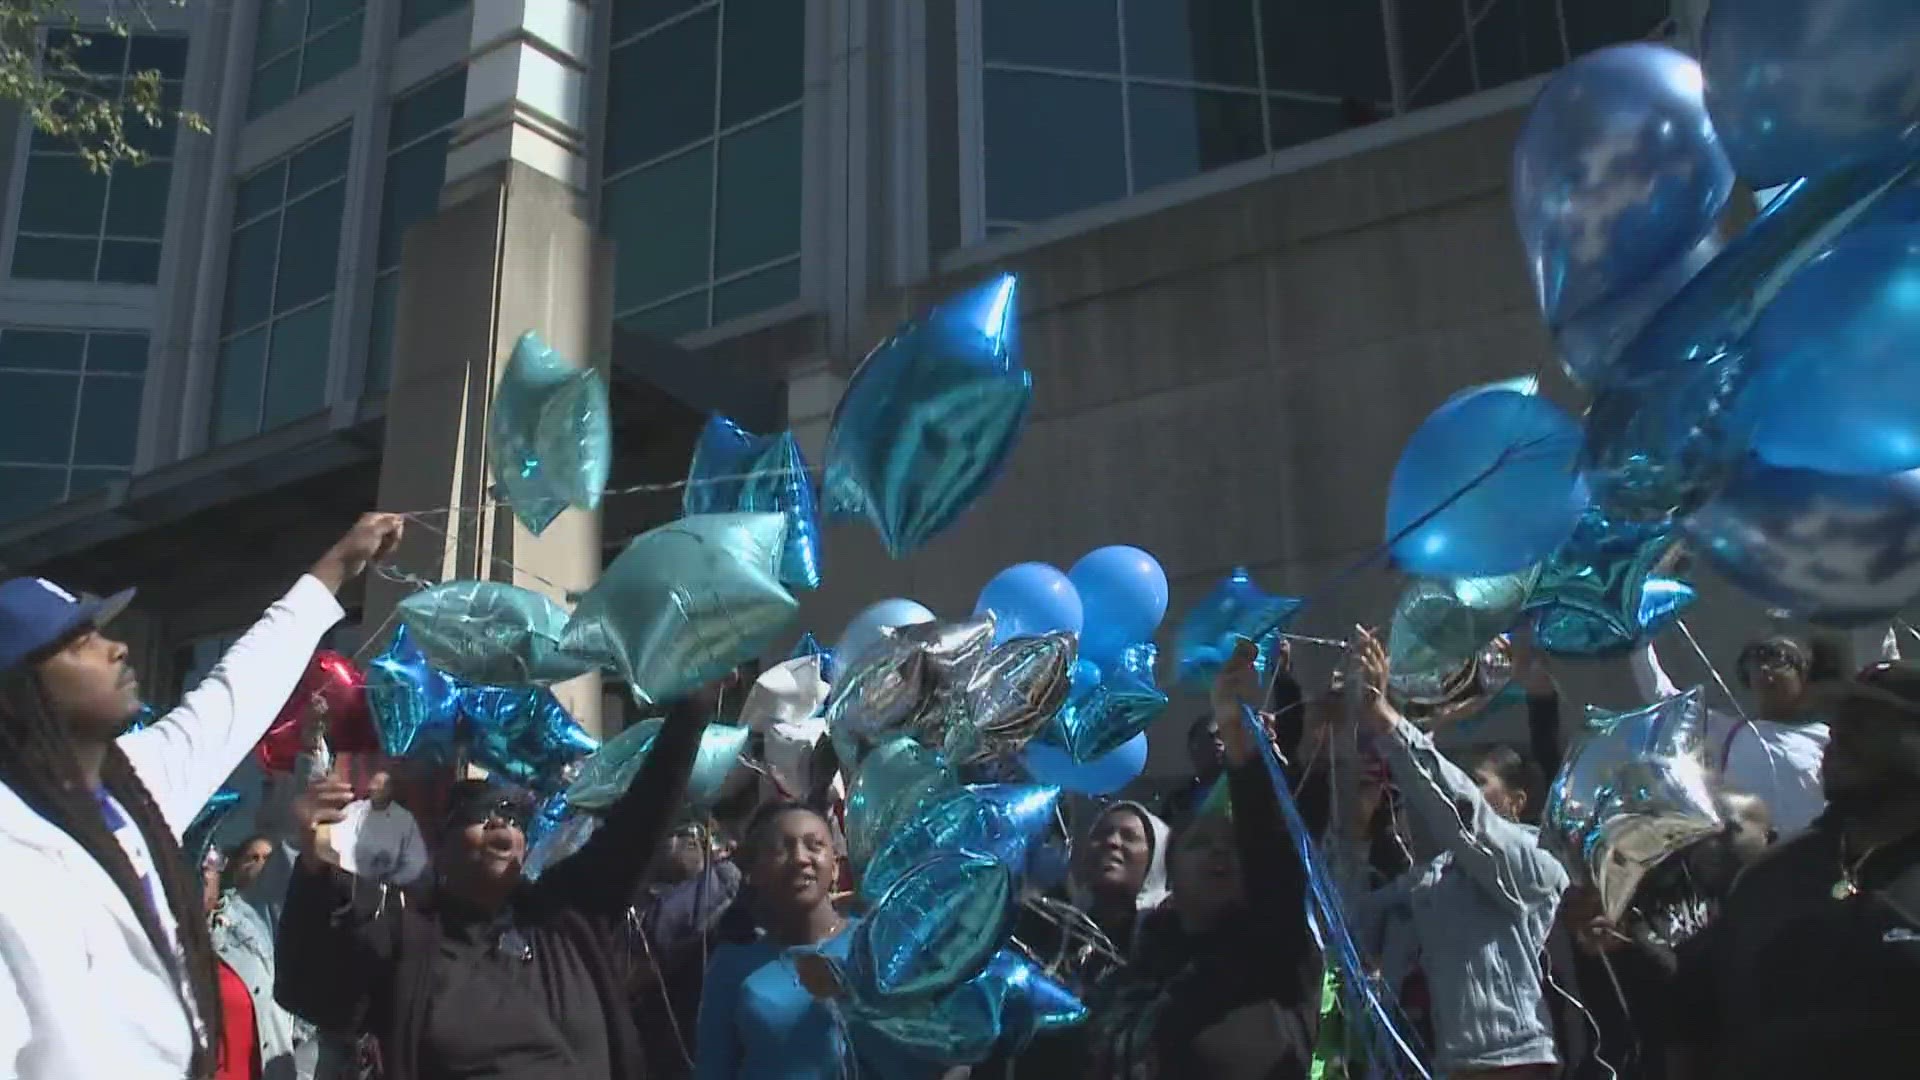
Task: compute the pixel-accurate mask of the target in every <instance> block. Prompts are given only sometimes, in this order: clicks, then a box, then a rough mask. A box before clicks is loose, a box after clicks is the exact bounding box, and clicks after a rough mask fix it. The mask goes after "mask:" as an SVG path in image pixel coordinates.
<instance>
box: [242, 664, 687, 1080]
mask: <svg viewBox="0 0 1920 1080" xmlns="http://www.w3.org/2000/svg"><path fill="white" fill-rule="evenodd" d="M713 706H714V695H713V694H712V693H711V692H707V693H702V694H699V695H696V696H695V697H691V698H689V699H687V700H685V701H682V702H681V703H679V704H677V705H676V706H675V707H674V709H673V710H672V712H671V713H670V714H669V716H668V718H667V722H666V726H665V727H664V728H663V729H662V730H661V732H660V735H659V737H658V739H657V740H656V741H655V742H654V744H653V748H652V750H651V751H650V752H649V753H648V755H647V761H646V764H645V765H644V766H643V767H642V768H641V770H640V773H639V775H638V776H636V777H635V778H634V781H633V783H632V785H631V786H629V787H628V789H627V793H626V795H625V796H624V797H623V798H622V799H621V800H620V802H618V803H616V804H615V805H614V806H613V808H612V809H611V810H610V811H609V812H608V814H607V817H606V821H605V823H604V824H603V825H602V826H601V827H600V829H599V830H598V831H596V832H595V833H594V835H593V837H592V839H590V840H588V841H587V843H586V844H585V845H583V846H582V847H581V848H580V850H579V851H577V852H575V853H574V854H573V855H572V856H570V857H568V858H566V859H564V860H562V861H560V862H558V863H555V864H554V865H553V866H551V867H549V868H548V869H547V870H546V871H545V872H544V873H542V874H541V875H540V878H539V880H538V881H537V882H529V881H526V880H525V879H524V878H523V877H522V875H521V867H522V864H523V863H524V862H525V860H526V852H527V838H526V833H525V832H524V826H523V823H524V821H525V813H524V809H523V807H522V806H521V805H520V804H519V803H517V802H515V801H513V800H511V799H508V798H506V797H505V796H504V795H503V793H502V792H501V791H500V790H499V789H497V788H494V787H491V786H489V785H488V784H486V783H485V782H483V781H462V782H460V783H459V784H456V785H455V786H454V790H453V792H452V795H451V799H450V800H449V805H450V811H449V814H448V817H447V819H446V822H445V824H444V825H443V826H442V827H441V828H440V829H439V830H438V832H437V834H436V835H435V836H433V837H432V838H431V840H432V842H433V845H434V860H433V864H434V869H435V879H434V882H433V885H432V887H431V888H429V889H427V890H424V892H423V893H421V894H420V895H419V897H418V898H417V899H416V898H414V897H407V896H403V895H402V894H401V893H400V892H399V891H398V890H390V889H388V888H386V887H384V886H379V885H375V884H372V883H369V882H361V881H358V880H357V879H355V878H354V877H353V875H351V874H348V873H347V872H345V871H344V870H341V869H340V868H339V867H338V866H336V865H333V864H332V863H331V862H329V861H328V855H327V853H326V852H325V851H324V848H325V847H326V845H324V844H321V843H318V842H316V841H317V833H318V831H319V829H320V826H323V825H326V824H329V823H331V822H334V821H337V820H339V817H340V810H341V808H342V807H344V806H345V804H346V802H347V801H348V800H350V799H351V798H352V793H351V792H350V791H349V790H347V787H346V785H344V784H340V783H337V782H330V781H323V782H322V783H320V784H316V785H314V786H313V787H311V788H309V789H308V791H307V792H306V793H305V795H304V796H303V797H302V798H300V799H299V800H297V802H296V806H295V815H296V821H297V822H298V824H299V826H300V829H299V834H300V838H301V839H302V841H303V844H302V854H301V856H300V859H299V862H298V863H297V864H296V866H295V869H294V877H293V883H292V886H291V888H290V889H289V892H288V896H287V905H286V910H285V912H284V913H283V914H282V916H281V923H280V935H279V942H278V949H279V968H278V979H277V982H276V985H275V996H276V997H277V998H278V999H279V1000H280V1002H281V1004H283V1005H285V1006H286V1007H287V1008H289V1009H291V1010H292V1011H293V1012H295V1013H298V1014H300V1015H302V1016H304V1017H306V1018H307V1019H308V1020H311V1021H313V1022H314V1023H316V1024H320V1025H321V1026H323V1027H329V1028H339V1029H343V1030H361V1029H363V1028H364V1029H365V1030H368V1031H370V1032H372V1034H373V1035H374V1037H375V1038H376V1039H378V1040H379V1043H380V1050H381V1058H382V1061H383V1062H384V1064H385V1067H386V1075H387V1078H388V1080H465V1078H469V1077H481V1076H485V1077H490V1078H498V1080H517V1078H527V1080H533V1078H538V1080H576V1078H578V1080H605V1078H607V1077H635V1076H644V1075H646V1062H645V1060H644V1055H643V1053H642V1050H641V1047H640V1039H639V1036H638V1034H637V1033H636V1031H635V1029H634V1026H633V1019H632V1015H631V1012H630V1011H629V1009H628V1002H627V994H626V986H627V977H628V974H629V973H628V972H627V971H626V963H627V961H626V955H627V953H626V949H625V948H624V946H623V944H622V941H621V937H620V935H621V934H622V932H623V931H624V927H625V924H626V918H627V911H628V909H629V908H630V907H631V906H632V904H633V903H634V899H635V896H636V894H637V893H638V892H639V888H640V884H641V882H642V879H643V878H644V876H645V873H646V870H647V866H648V863H649V862H650V861H651V860H652V857H653V854H654V852H655V851H656V850H657V849H658V848H659V847H660V846H661V843H662V841H663V840H664V839H665V838H666V835H667V833H668V831H669V830H670V829H671V828H672V826H673V825H674V823H675V822H676V820H677V819H678V816H679V806H680V803H681V802H682V801H683V800H684V797H685V793H686V785H687V774H688V772H689V770H690V769H691V768H692V765H693V760H694V755H695V753H696V752H697V750H698V749H699V745H700V732H701V729H702V728H703V727H705V725H706V722H707V720H708V719H709V718H710V717H712V716H713V713H714V709H713Z"/></svg>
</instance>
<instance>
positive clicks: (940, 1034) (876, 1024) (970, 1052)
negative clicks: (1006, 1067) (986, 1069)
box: [847, 949, 1087, 1066]
mask: <svg viewBox="0 0 1920 1080" xmlns="http://www.w3.org/2000/svg"><path fill="white" fill-rule="evenodd" d="M847 1012H848V1015H849V1016H850V1017H851V1018H852V1019H853V1020H854V1021H855V1022H856V1023H860V1024H864V1025H866V1026H868V1027H871V1028H872V1029H873V1030H875V1031H877V1032H879V1033H880V1034H881V1035H882V1036H883V1037H885V1038H886V1039H887V1040H888V1041H889V1042H892V1043H893V1044H895V1045H897V1046H901V1047H904V1048H906V1049H907V1050H909V1051H910V1052H912V1054H913V1055H914V1056H915V1057H918V1058H921V1059H924V1060H927V1061H936V1062H939V1063H941V1064H943V1065H949V1066H953V1065H977V1064H979V1063H980V1062H982V1061H985V1060H986V1059H987V1058H988V1057H989V1056H990V1055H991V1054H992V1053H993V1052H994V1050H996V1049H998V1048H1000V1047H1001V1046H1006V1047H1010V1048H1015V1049H1018V1048H1020V1047H1024V1046H1025V1045H1026V1044H1027V1042H1028V1041H1029V1040H1031V1039H1032V1038H1033V1036H1034V1035H1036V1034H1038V1033H1040V1032H1043V1031H1055V1030H1058V1029H1060V1028H1064V1027H1070V1026H1072V1025H1074V1024H1077V1023H1080V1022H1081V1021H1082V1020H1084V1019H1086V1015H1087V1007H1086V1006H1085V1005H1083V1004H1081V1002H1080V999H1078V998H1076V997H1074V996H1073V993H1072V992H1071V991H1069V990H1068V989H1067V988H1066V987H1064V986H1062V985H1060V984H1059V983H1057V982H1055V981H1054V980H1053V979H1051V978H1049V977H1048V976H1047V975H1046V973H1045V972H1044V971H1043V970H1042V969H1041V968H1040V966H1039V965H1037V964H1035V963H1034V962H1033V961H1031V960H1029V959H1027V958H1026V957H1025V956H1023V955H1021V954H1020V953H1019V952H1017V951H1015V950H1013V949H1001V950H1000V951H999V952H997V953H995V954H994V955H993V959H991V960H989V961H988V962H987V968H986V970H985V971H982V972H981V973H980V974H979V975H976V976H974V978H973V979H971V980H970V981H968V982H965V983H962V984H961V985H960V986H959V987H957V988H955V989H954V990H953V991H952V992H951V993H949V994H946V995H944V996H942V997H938V998H935V999H933V1000H932V1001H928V1002H915V1003H898V1002H886V1003H884V1004H883V1005H882V1007H880V1008H877V1009H873V1008H868V1007H867V1006H866V1003H864V1002H862V1001H860V1000H858V999H854V998H849V999H848V1000H847Z"/></svg>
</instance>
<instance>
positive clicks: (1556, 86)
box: [1513, 44, 1734, 382]
mask: <svg viewBox="0 0 1920 1080" xmlns="http://www.w3.org/2000/svg"><path fill="white" fill-rule="evenodd" d="M1733 184H1734V174H1733V166H1732V164H1731V163H1730V162H1729V161H1728V160H1727V156H1726V153H1725V152H1724V151H1723V150H1722V149H1721V148H1720V144H1719V141H1718V140H1717V139H1716V138H1715V137H1714V132H1713V125H1712V124H1711V123H1710V122H1709V121H1708V120H1707V111H1706V103H1705V100H1704V96H1703V87H1702V82H1701V74H1700V65H1699V64H1698V63H1696V62H1695V61H1694V60H1693V59H1692V58H1691V57H1689V56H1687V55H1686V54H1685V53H1682V52H1679V51H1678V50H1675V49H1670V48H1668V47H1666V46H1664V45H1653V44H1634V45H1616V46H1614V47H1612V48H1607V49H1601V50H1599V51H1597V52H1593V53H1589V54H1587V55H1586V56H1583V57H1581V58H1579V59H1578V60H1575V61H1574V62H1573V63H1571V64H1568V65H1567V66H1566V67H1565V68H1562V69H1561V70H1560V72H1559V73H1558V74H1556V75H1554V76H1553V78H1552V79H1551V80H1549V81H1548V83H1547V85H1546V87H1545V89H1543V90H1541V92H1540V97H1539V98H1538V99H1537V100H1536V101H1535V102H1534V105H1533V111H1532V112H1531V113H1530V114H1529V115H1528V117H1527V122H1526V125H1525V126H1524V127H1523V128H1522V129H1521V131H1520V137H1519V140H1518V141H1517V142H1516V143H1515V145H1514V151H1513V210H1514V219H1515V223H1516V224H1517V225H1518V226H1519V229H1520V239H1521V242H1522V244H1524V245H1525V247H1526V251H1527V261H1528V265H1529V268H1530V269H1531V270H1532V272H1533V282H1534V287H1535V290H1536V292H1537V294H1538V298H1539V301H1540V310H1541V311H1542V312H1543V313H1544V314H1545V315H1546V319H1547V325H1548V326H1549V327H1550V328H1554V329H1558V328H1559V327H1561V326H1562V325H1565V324H1566V323H1568V322H1569V321H1570V320H1572V319H1573V318H1574V317H1576V316H1578V315H1580V314H1582V313H1583V312H1586V311H1588V310H1589V309H1592V308H1595V307H1597V306H1600V305H1603V304H1605V303H1607V302H1608V301H1610V300H1612V299H1614V298H1616V296H1617V295H1618V294H1621V293H1623V292H1626V291H1628V290H1632V289H1634V288H1636V287H1639V286H1641V285H1643V284H1644V283H1646V282H1648V281H1649V280H1651V279H1654V278H1656V277H1658V276H1659V275H1661V274H1662V273H1663V272H1664V271H1667V270H1668V269H1669V268H1670V267H1673V266H1675V265H1676V264H1678V263H1681V262H1682V261H1684V260H1685V258H1686V256H1687V254H1688V253H1689V252H1690V251H1692V250H1693V249H1694V248H1695V247H1696V246H1697V245H1698V244H1699V243H1700V242H1701V241H1702V240H1703V239H1705V238H1706V237H1707V235H1708V234H1709V233H1711V232H1712V231H1713V228H1714V225H1715V222H1717V221H1718V219H1719V217H1720V213H1721V211H1722V210H1723V209H1725V207H1726V205H1727V199H1728V197H1729V196H1730V195H1731V194H1732V192H1733ZM1679 284H1680V283H1679V282H1674V283H1672V287H1673V288H1678V286H1679ZM1591 359H1593V358H1590V357H1580V358H1576V359H1574V360H1573V361H1572V362H1570V364H1569V367H1570V369H1571V374H1572V375H1573V376H1574V377H1575V378H1576V379H1579V380H1581V381H1583V382H1584V381H1591V380H1593V379H1594V378H1595V377H1596V376H1597V375H1599V371H1598V370H1596V369H1594V368H1592V367H1591V366H1590V365H1589V363H1588V361H1589V360H1591Z"/></svg>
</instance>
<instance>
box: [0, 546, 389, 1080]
mask: <svg viewBox="0 0 1920 1080" xmlns="http://www.w3.org/2000/svg"><path fill="white" fill-rule="evenodd" d="M400 530H401V521H400V518H398V517H397V516H394V515H384V514H372V515H367V516H365V517H363V518H361V519H360V521H359V522H358V523H356V524H355V525H354V527H353V529H352V530H351V531H349V532H348V533H347V535H346V536H344V537H342V538H341V539H340V541H339V542H338V543H336V544H334V546H333V547H332V548H331V549H330V550H329V551H328V552H327V553H326V554H325V555H324V556H322V557H321V559H320V561H319V562H317V563H315V564H314V565H313V568H312V569H311V570H310V571H309V572H308V574H307V575H306V576H304V577H302V578H301V579H300V580H299V581H298V582H296V583H295V584H294V586H293V588H292V589H290V590H289V591H288V592H287V594H286V595H285V596H283V597H281V598H280V600H279V601H277V602H276V603H275V604H274V605H273V606H272V607H270V608H268V609H267V611H266V614H265V615H264V616H263V617H262V618H261V619H260V621H259V622H258V623H255V624H254V626H253V628H252V629H251V630H249V631H248V632H247V633H246V635H245V636H244V637H242V638H241V639H240V640H239V641H238V642H237V643H235V645H234V646H233V648H232V649H231V650H229V651H228V653H227V655H226V656H225V657H224V658H223V659H222V660H221V661H220V663H219V664H218V665H216V666H215V667H214V669H213V672H212V673H211V674H209V675H208V676H207V678H206V680H205V681H204V682H202V683H201V684H200V685H199V686H198V687H197V688H195V689H194V690H193V692H191V693H189V694H188V695H187V696H186V699H185V701H183V702H182V703H181V705H180V707H179V708H177V709H175V710H173V711H172V712H171V713H168V714H167V715H166V716H165V717H163V718H161V719H160V720H159V721H158V722H156V723H154V724H152V725H150V726H148V727H146V728H143V729H142V730H140V731H137V732H132V733H128V732H127V730H126V729H127V726H128V723H129V721H131V720H132V719H133V717H134V716H135V714H136V713H137V711H138V710H139V707H140V687H139V682H138V680H137V679H136V678H135V677H134V674H133V672H132V670H131V669H130V668H129V667H128V665H127V648H126V646H125V645H123V644H121V643H120V642H118V641H115V640H114V639H113V638H111V637H108V636H107V635H106V633H104V632H103V627H104V626H105V625H106V623H107V622H108V620H110V619H111V618H112V617H113V616H114V615H116V614H118V613H119V612H120V611H121V610H123V609H124V608H125V607H126V604H127V602H128V601H129V600H131V599H132V594H131V592H127V593H121V594H120V595H118V596H115V597H113V598H111V599H108V600H96V599H92V598H82V597H78V596H75V595H74V594H72V593H69V592H67V591H66V590H64V589H62V588H60V587H59V586H58V585H55V584H53V583H52V582H49V581H46V580H44V579H41V578H18V579H15V580H12V581H8V582H5V583H0V881H5V882H7V883H8V887H6V888H4V889H0V1080H5V1078H18V1080H42V1078H46V1080H54V1078H59V1080H66V1078H79V1077H107V1076H111V1077H116V1078H134V1080H140V1078H148V1077H151V1078H153V1080H162V1078H164V1080H180V1078H181V1077H183V1076H184V1077H195V1078H198V1077H203V1076H207V1075H209V1074H210V1073H211V1072H212V1070H213V1068H214V1054H215V1050H214V1048H215V1047H216V1046H218V1045H219V1028H220V1001H219V991H218V983H217V980H216V977H215V974H214V966H213V952H212V948H211V946H210V944H209V941H208V936H207V922H206V918H205V912H204V911H203V910H202V902H203V901H202V889H201V883H200V880H199V877H198V873H197V868H195V867H190V866H187V865H186V864H185V860H184V858H183V857H182V855H181V853H180V843H179V836H180V834H181V832H182V831H183V830H184V829H185V828H186V827H187V825H188V824H189V823H190V822H191V821H192V820H193V818H194V816H195V814H197V813H198V812H199V810H200V808H201V807H202V806H203V805H205V803H206V801H207V799H208V798H209V797H210V796H212V795H213V793H214V792H215V791H216V790H217V789H218V788H219V787H220V784H221V783H222V782H223V781H224V780H225V779H226V778H227V775H228V774H229V773H231V772H232V771H233V769H234V767H235V766H236V765H238V764H239V763H240V761H241V759H242V758H244V757H245V756H246V755H247V753H248V751H250V750H251V749H252V748H253V746H254V744H255V743H256V742H258V741H259V740H260V737H261V736H262V735H263V734H265V733H266V729H267V726H268V724H270V723H271V722H272V721H273V718H274V716H275V714H276V713H278V712H279V710H280V707H281V706H282V705H283V704H285V702H286V700H287V698H288V696H289V695H290V694H291V693H292V692H293V689H294V687H295V685H296V684H297V683H298V681H299V679H300V677H301V675H302V673H303V672H304V671H305V670H306V666H307V662H308V660H309V659H310V658H311V657H312V655H313V651H314V649H315V648H316V647H318V646H319V644H320V639H321V637H322V635H324V634H325V633H326V632H327V631H328V630H329V629H331V628H332V626H333V624H334V623H336V622H338V621H339V620H340V617H341V616H342V614H344V613H343V611H342V610H341V607H340V603H339V601H338V600H336V599H335V598H334V597H335V594H336V593H337V592H338V591H339V590H340V587H341V586H342V585H343V584H344V583H345V582H346V581H348V580H349V579H351V578H353V577H356V576H357V575H359V574H360V573H361V572H362V571H363V570H365V569H366V567H367V564H368V563H370V562H371V561H373V560H374V559H377V558H379V557H380V556H381V555H382V554H384V553H385V552H386V551H388V550H389V549H390V548H391V547H392V545H393V544H394V543H395V542H397V541H398V540H399V537H400Z"/></svg>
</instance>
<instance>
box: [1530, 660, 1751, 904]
mask: <svg viewBox="0 0 1920 1080" xmlns="http://www.w3.org/2000/svg"><path fill="white" fill-rule="evenodd" d="M1701 698H1702V692H1701V688H1700V687H1697V686H1696V687H1694V688H1693V689H1691V690H1688V691H1687V692H1685V693H1683V694H1675V695H1674V696H1672V697H1669V698H1666V699H1663V700H1661V701H1659V702H1656V703H1654V704H1652V705H1649V706H1647V707H1645V708H1642V709H1635V710H1633V711H1630V712H1623V713H1608V712H1603V711H1601V710H1597V709H1591V708H1590V709H1589V710H1588V712H1587V726H1588V728H1589V731H1588V734H1587V735H1586V736H1585V737H1584V738H1582V739H1581V740H1580V741H1579V742H1578V743H1576V744H1574V747H1573V749H1572V751H1571V752H1570V753H1569V754H1568V755H1567V760H1566V763H1565V764H1563V765H1562V766H1561V767H1560V775H1559V776H1557V777H1555V778H1554V781H1553V787H1552V788H1551V790H1549V791H1548V792H1547V805H1546V810H1545V813H1544V816H1543V819H1542V820H1543V822H1544V825H1543V827H1542V829H1541V832H1540V838H1541V841H1542V842H1543V843H1545V844H1546V845H1547V846H1548V848H1549V850H1552V851H1553V852H1554V853H1555V854H1556V855H1558V856H1559V858H1560V861H1561V862H1563V863H1565V864H1566V866H1567V868H1568V870H1569V871H1570V872H1572V873H1573V874H1574V876H1575V877H1576V878H1580V879H1583V880H1584V881H1585V882H1586V883H1587V884H1590V885H1592V886H1593V887H1594V888H1595V889H1596V890H1597V891H1598V892H1599V894H1600V904H1601V907H1602V908H1603V909H1604V910H1605V912H1606V915H1607V917H1608V918H1609V919H1612V920H1614V921H1615V922H1619V921H1620V920H1621V919H1623V918H1624V917H1625V915H1626V913H1627V908H1628V907H1629V906H1630V905H1631V904H1632V902H1633V894H1634V891H1635V890H1636V889H1638V888H1639V887H1640V883H1641V880H1642V879H1644V878H1645V877H1646V876H1647V873H1648V871H1650V870H1652V869H1653V868H1654V867H1655V866H1657V865H1659V863H1660V862H1661V861H1662V860H1664V859H1665V858H1667V857H1668V856H1669V855H1672V854H1673V853H1675V852H1677V851H1679V850H1680V849H1682V848H1684V847H1686V846H1687V845H1689V844H1691V843H1693V842H1694V841H1696V840H1699V839H1700V838H1702V837H1704V836H1709V835H1711V834H1713V833H1715V832H1717V831H1719V830H1720V829H1721V827H1722V825H1723V821H1722V818H1721V816H1720V813H1719V811H1718V810H1717V809H1716V808H1715V807H1714V801H1713V784H1712V779H1711V778H1712V770H1711V769H1710V768H1709V767H1708V765H1707V755H1708V747H1707V741H1706V730H1707V728H1706V709H1705V707H1704V706H1703V705H1702V703H1701Z"/></svg>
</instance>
